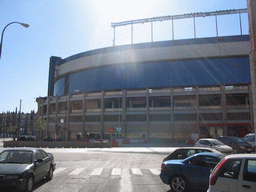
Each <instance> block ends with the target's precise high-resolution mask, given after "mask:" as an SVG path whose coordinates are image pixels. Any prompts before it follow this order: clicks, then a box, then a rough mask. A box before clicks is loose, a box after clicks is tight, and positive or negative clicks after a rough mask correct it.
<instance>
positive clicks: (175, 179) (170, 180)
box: [160, 153, 224, 192]
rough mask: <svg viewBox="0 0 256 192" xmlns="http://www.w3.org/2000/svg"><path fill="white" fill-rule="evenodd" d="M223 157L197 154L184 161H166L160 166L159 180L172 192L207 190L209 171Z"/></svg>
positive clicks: (214, 154)
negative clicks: (168, 186)
mask: <svg viewBox="0 0 256 192" xmlns="http://www.w3.org/2000/svg"><path fill="white" fill-rule="evenodd" d="M223 157H224V155H222V154H219V153H197V154H195V155H192V156H190V157H188V158H186V159H184V160H168V161H164V162H163V163H162V165H161V173H160V178H161V180H162V182H163V183H165V184H167V185H170V187H171V190H172V191H174V192H187V191H190V189H202V190H207V189H208V187H209V176H210V172H211V170H212V169H213V168H214V167H215V166H216V165H217V164H218V163H219V162H220V161H221V159H222V158H223Z"/></svg>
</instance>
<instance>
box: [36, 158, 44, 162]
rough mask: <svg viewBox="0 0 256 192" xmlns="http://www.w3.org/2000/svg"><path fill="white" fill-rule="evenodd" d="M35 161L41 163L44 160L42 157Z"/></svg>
mask: <svg viewBox="0 0 256 192" xmlns="http://www.w3.org/2000/svg"><path fill="white" fill-rule="evenodd" d="M35 162H36V163H43V162H44V160H43V159H37V160H36V161H35Z"/></svg>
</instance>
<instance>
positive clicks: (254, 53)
mask: <svg viewBox="0 0 256 192" xmlns="http://www.w3.org/2000/svg"><path fill="white" fill-rule="evenodd" d="M247 6H248V16H249V33H250V43H251V53H250V66H251V86H252V87H251V90H252V100H253V124H254V129H255V132H256V128H255V123H256V89H255V88H256V80H255V79H256V41H255V39H256V1H255V0H247ZM255 142H256V141H255Z"/></svg>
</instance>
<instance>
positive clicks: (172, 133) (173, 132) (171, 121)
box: [170, 87, 175, 141]
mask: <svg viewBox="0 0 256 192" xmlns="http://www.w3.org/2000/svg"><path fill="white" fill-rule="evenodd" d="M170 102H171V120H170V129H171V141H174V136H175V135H174V134H175V128H174V120H173V116H174V115H173V113H174V99H173V88H172V87H171V94H170Z"/></svg>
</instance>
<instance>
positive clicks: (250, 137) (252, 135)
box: [243, 133, 256, 151]
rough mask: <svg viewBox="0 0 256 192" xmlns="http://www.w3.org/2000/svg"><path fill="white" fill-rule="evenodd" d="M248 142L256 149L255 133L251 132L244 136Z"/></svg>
mask: <svg viewBox="0 0 256 192" xmlns="http://www.w3.org/2000/svg"><path fill="white" fill-rule="evenodd" d="M243 139H244V140H245V141H246V142H247V143H249V144H250V145H251V146H253V147H254V151H255V146H256V145H255V133H249V134H247V135H245V137H244V138H243Z"/></svg>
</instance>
